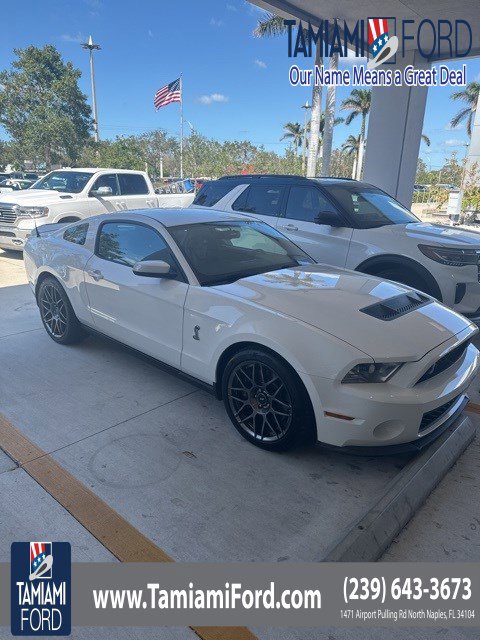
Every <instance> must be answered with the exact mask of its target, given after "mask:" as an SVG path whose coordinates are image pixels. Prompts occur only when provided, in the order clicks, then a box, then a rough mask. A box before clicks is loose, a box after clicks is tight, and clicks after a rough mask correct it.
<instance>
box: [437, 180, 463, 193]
mask: <svg viewBox="0 0 480 640" xmlns="http://www.w3.org/2000/svg"><path fill="white" fill-rule="evenodd" d="M435 186H436V187H437V189H445V191H460V188H459V187H456V186H455V185H454V184H450V183H449V182H439V183H438V184H437V185H435Z"/></svg>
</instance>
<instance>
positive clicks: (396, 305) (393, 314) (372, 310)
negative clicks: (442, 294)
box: [360, 291, 431, 321]
mask: <svg viewBox="0 0 480 640" xmlns="http://www.w3.org/2000/svg"><path fill="white" fill-rule="evenodd" d="M430 302H431V300H430V298H429V297H428V296H425V295H423V294H422V293H417V292H416V291H410V292H409V293H402V294H401V295H399V296H394V297H393V298H388V299H387V300H383V301H382V302H376V303H375V304H371V305H370V306H368V307H364V308H363V309H360V311H361V312H362V313H366V314H367V315H369V316H372V318H378V320H385V321H388V320H395V319H396V318H400V316H404V315H405V314H406V313H410V312H411V311H413V310H414V309H418V308H419V307H423V306H425V305H426V304H429V303H430Z"/></svg>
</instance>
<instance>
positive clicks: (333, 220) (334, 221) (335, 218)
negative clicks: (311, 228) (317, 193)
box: [314, 211, 345, 227]
mask: <svg viewBox="0 0 480 640" xmlns="http://www.w3.org/2000/svg"><path fill="white" fill-rule="evenodd" d="M314 222H315V223H316V224H325V225H328V226H329V227H344V226H345V225H344V224H343V222H342V219H341V218H340V216H339V215H338V213H335V211H320V213H319V214H318V215H317V216H316V217H315V220H314Z"/></svg>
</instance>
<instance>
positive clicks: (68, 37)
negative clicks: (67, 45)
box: [61, 32, 88, 44]
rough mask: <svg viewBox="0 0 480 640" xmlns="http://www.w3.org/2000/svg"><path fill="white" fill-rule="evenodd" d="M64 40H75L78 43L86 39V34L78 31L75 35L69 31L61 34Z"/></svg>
mask: <svg viewBox="0 0 480 640" xmlns="http://www.w3.org/2000/svg"><path fill="white" fill-rule="evenodd" d="M61 38H62V40H63V41H64V42H76V43H77V44H80V43H82V42H86V41H87V40H88V38H87V36H84V35H83V33H80V32H78V33H77V35H72V34H70V33H64V34H63V35H62V36H61Z"/></svg>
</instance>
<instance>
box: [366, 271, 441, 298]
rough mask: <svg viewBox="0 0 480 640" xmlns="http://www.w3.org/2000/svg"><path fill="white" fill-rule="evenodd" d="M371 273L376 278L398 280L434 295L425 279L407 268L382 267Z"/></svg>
mask: <svg viewBox="0 0 480 640" xmlns="http://www.w3.org/2000/svg"><path fill="white" fill-rule="evenodd" d="M372 275H374V276H375V277H376V278H381V279H382V280H393V281H394V282H399V283H400V284H404V285H406V286H407V287H413V288H414V289H418V290H419V291H423V293H426V294H427V295H429V296H434V297H436V296H435V295H434V294H433V293H432V291H431V290H430V287H429V286H428V284H427V283H426V282H425V280H424V279H423V278H422V277H420V276H418V275H417V274H416V273H414V272H412V271H409V270H408V269H405V270H402V269H399V268H396V267H384V268H382V269H379V270H378V271H376V272H375V273H374V274H372Z"/></svg>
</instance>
